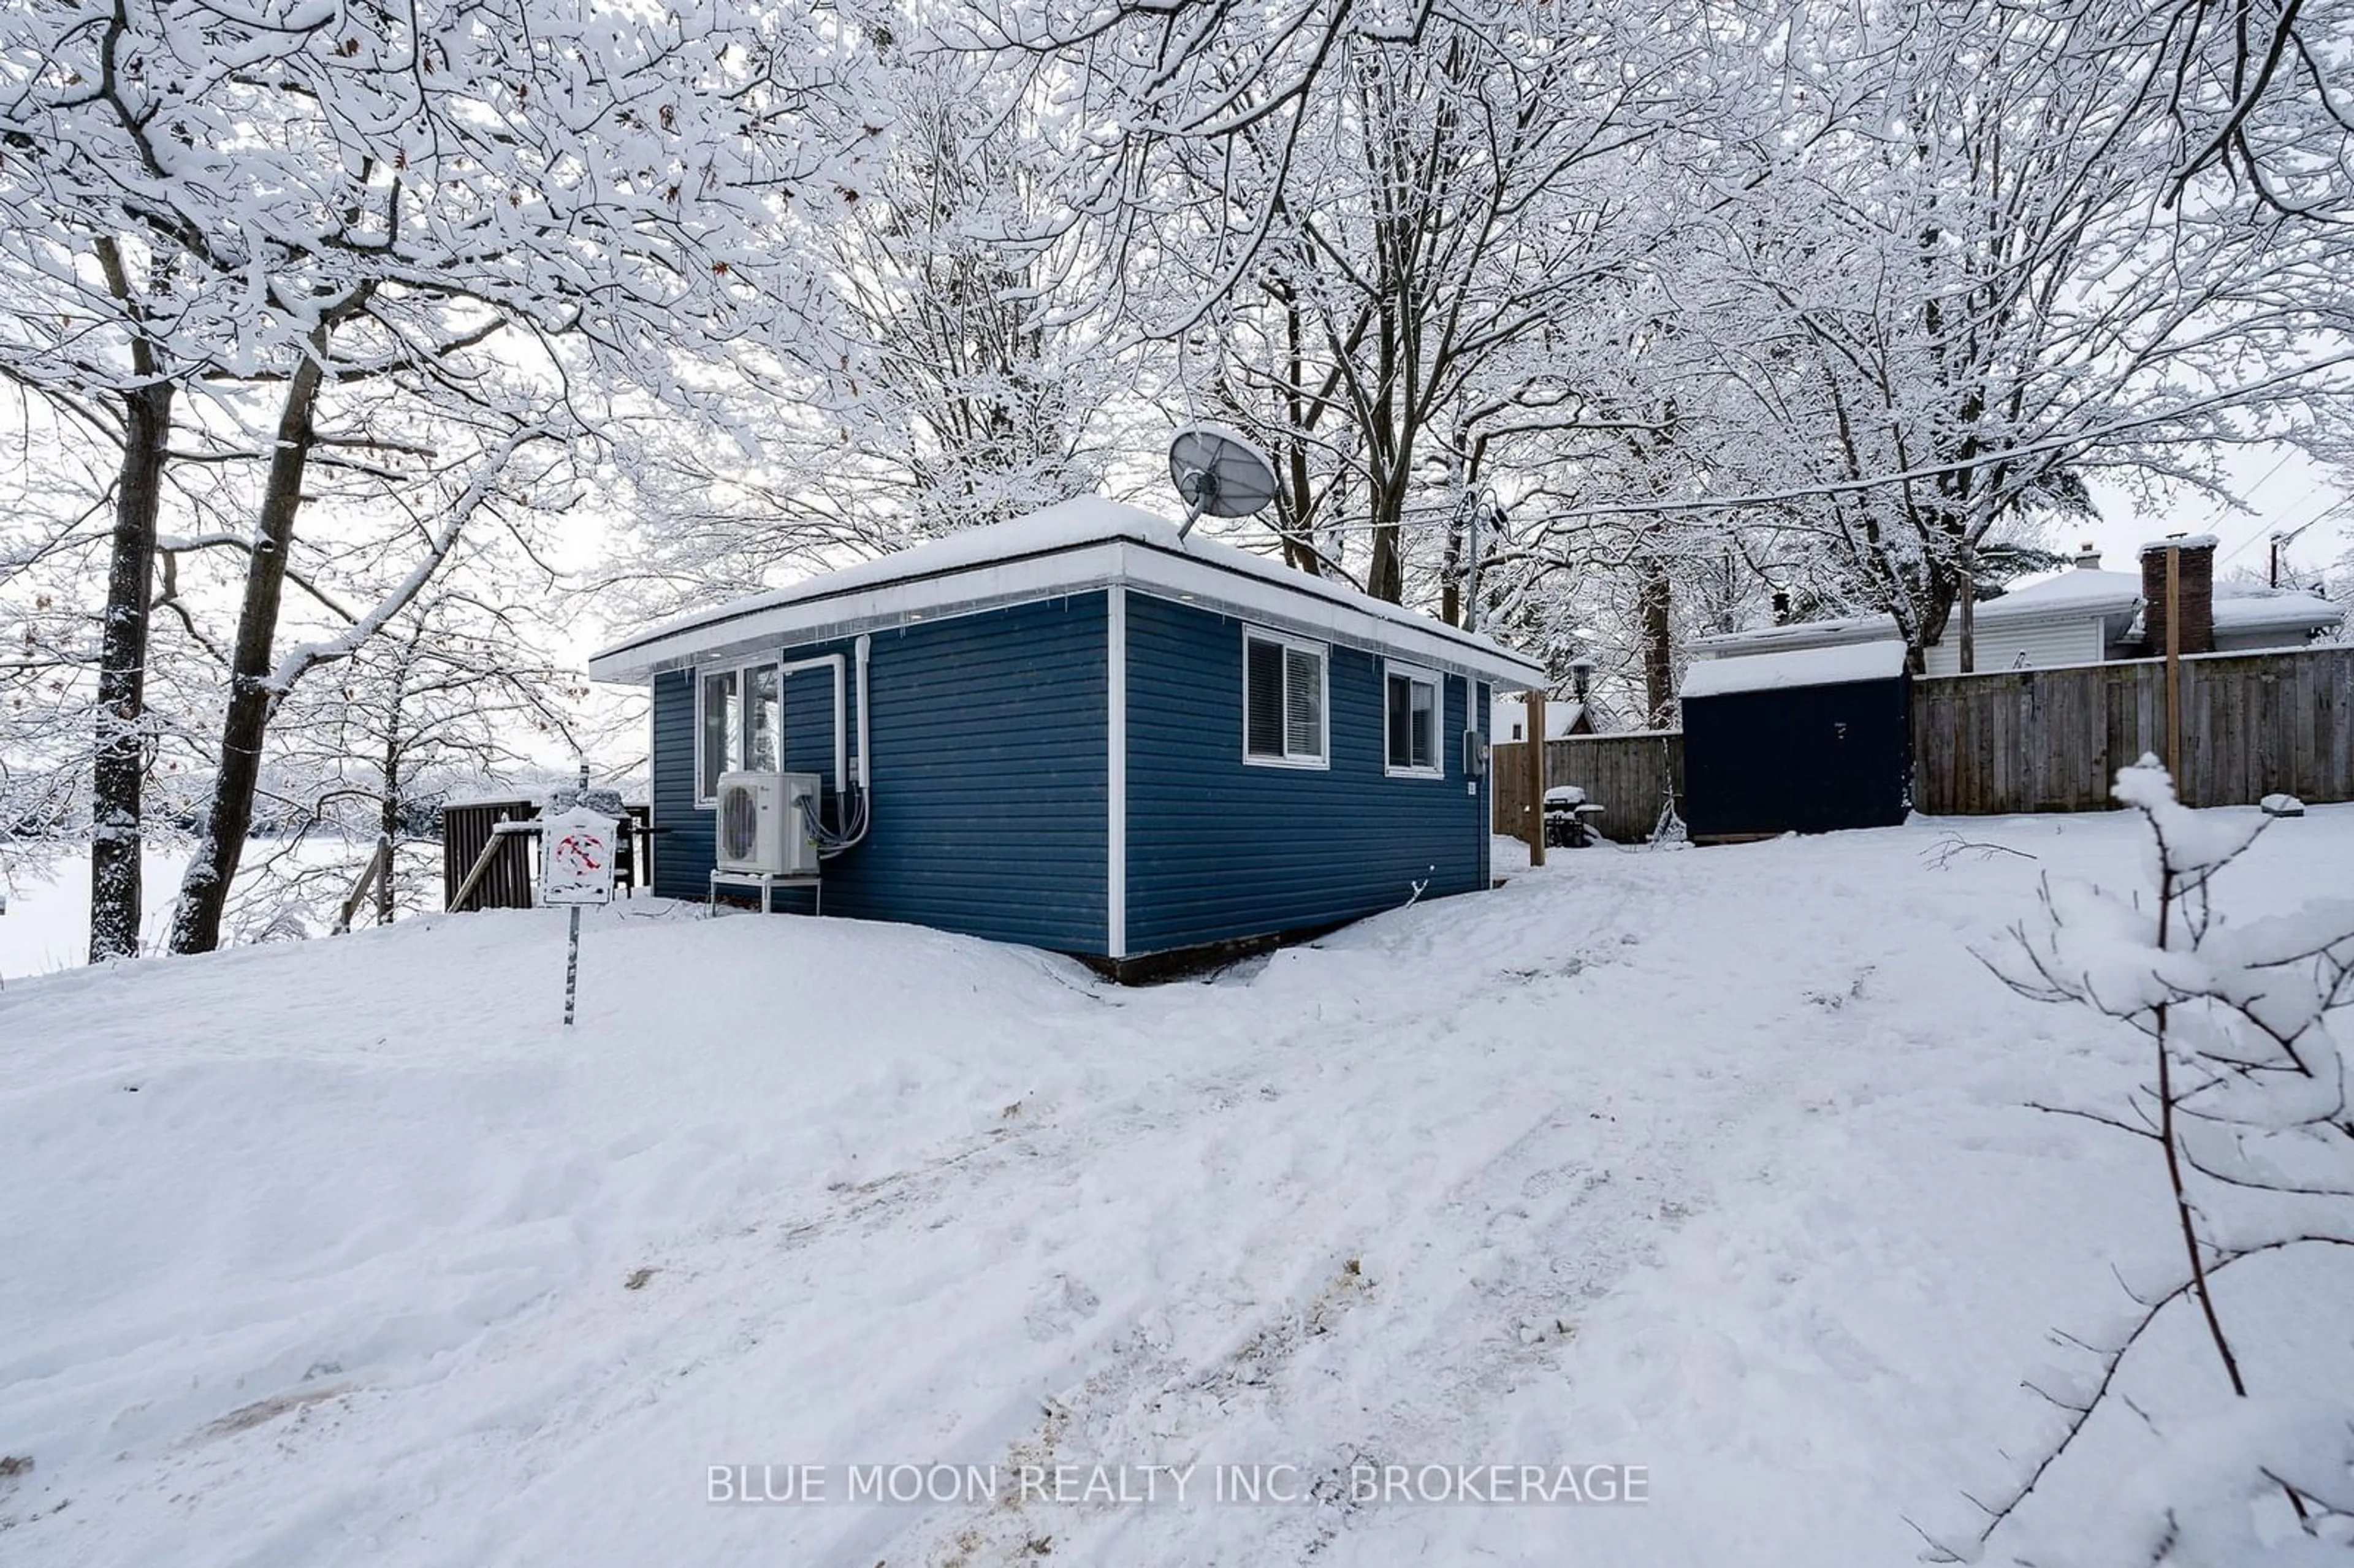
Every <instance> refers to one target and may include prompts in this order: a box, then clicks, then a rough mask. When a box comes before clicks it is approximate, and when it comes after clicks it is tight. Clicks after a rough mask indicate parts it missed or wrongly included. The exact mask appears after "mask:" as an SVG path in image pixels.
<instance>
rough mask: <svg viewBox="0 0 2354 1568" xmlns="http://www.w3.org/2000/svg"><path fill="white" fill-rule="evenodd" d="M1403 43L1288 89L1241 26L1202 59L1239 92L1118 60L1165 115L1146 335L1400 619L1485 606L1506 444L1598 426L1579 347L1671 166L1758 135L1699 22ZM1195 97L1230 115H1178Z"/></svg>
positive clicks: (1554, 12) (1154, 138)
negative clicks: (1450, 560) (1585, 414)
mask: <svg viewBox="0 0 2354 1568" xmlns="http://www.w3.org/2000/svg"><path fill="white" fill-rule="evenodd" d="M1398 21H1399V19H1398V18H1393V17H1388V16H1384V14H1383V13H1381V12H1379V11H1378V10H1369V11H1363V12H1360V13H1356V14H1354V15H1352V16H1351V17H1350V18H1349V19H1348V20H1347V21H1346V22H1335V23H1334V24H1333V25H1331V27H1330V28H1329V29H1319V34H1320V37H1321V38H1322V40H1323V42H1322V46H1321V48H1320V53H1319V54H1318V55H1317V56H1316V57H1315V58H1314V59H1313V60H1312V61H1301V62H1299V64H1298V66H1297V68H1296V69H1297V70H1298V71H1299V75H1298V76H1297V77H1296V79H1289V78H1279V77H1277V76H1274V75H1270V74H1267V71H1268V65H1267V58H1264V57H1263V56H1262V55H1261V54H1260V53H1259V52H1258V51H1261V50H1263V48H1265V46H1266V45H1267V39H1265V38H1263V37H1261V36H1260V35H1259V33H1258V32H1257V30H1255V29H1251V28H1247V27H1243V26H1241V24H1240V22H1239V20H1238V19H1236V18H1235V17H1233V16H1231V15H1229V16H1228V21H1227V27H1226V30H1221V31H1216V32H1214V33H1213V34H1212V35H1211V36H1210V37H1208V38H1207V39H1206V40H1204V39H1200V38H1188V39H1186V40H1184V43H1185V45H1186V47H1196V46H1203V45H1204V44H1206V46H1207V47H1213V48H1217V49H1221V50H1225V51H1227V54H1226V58H1225V70H1224V71H1223V72H1219V71H1209V72H1206V73H1205V70H1204V67H1203V66H1202V65H1201V64H1200V63H1198V62H1194V61H1191V60H1190V59H1189V60H1188V61H1187V62H1186V63H1183V64H1182V65H1181V64H1179V63H1178V62H1177V61H1176V60H1174V59H1173V58H1172V55H1171V53H1170V51H1171V50H1172V49H1173V48H1175V47H1176V46H1175V45H1174V44H1172V43H1170V42H1169V40H1168V39H1167V38H1165V37H1159V38H1156V40H1155V41H1156V46H1157V47H1156V48H1153V49H1152V50H1150V52H1149V53H1145V54H1142V57H1141V58H1144V59H1149V60H1150V61H1151V62H1152V63H1153V65H1155V66H1161V65H1166V66H1167V67H1168V68H1169V73H1168V76H1167V77H1166V78H1164V77H1163V76H1162V75H1160V74H1155V73H1152V72H1150V71H1145V70H1144V69H1143V68H1142V66H1141V65H1140V62H1139V60H1138V59H1134V58H1129V56H1128V55H1126V54H1122V53H1120V52H1119V51H1111V52H1110V53H1111V59H1110V63H1109V64H1107V63H1105V62H1104V61H1103V60H1102V59H1100V58H1099V59H1097V60H1096V61H1094V62H1093V64H1094V66H1095V69H1097V71H1098V72H1099V73H1102V74H1104V75H1105V76H1106V78H1107V80H1108V85H1107V87H1106V89H1105V90H1107V91H1108V92H1112V93H1114V94H1115V95H1118V94H1122V93H1124V94H1125V95H1126V99H1125V101H1130V102H1133V103H1136V104H1137V105H1139V106H1140V107H1139V112H1143V111H1145V110H1148V109H1150V106H1151V105H1152V103H1153V102H1155V101H1156V100H1155V98H1154V96H1153V95H1154V94H1155V93H1156V92H1160V93H1161V94H1163V100H1162V101H1161V109H1160V114H1161V121H1160V122H1159V123H1158V124H1153V123H1151V122H1148V123H1147V124H1145V125H1144V126H1141V127H1139V128H1135V129H1132V130H1131V132H1130V137H1131V139H1132V141H1133V142H1134V143H1136V146H1135V150H1134V151H1133V152H1132V154H1131V157H1132V159H1133V161H1134V162H1135V164H1136V166H1137V170H1138V172H1137V173H1136V174H1135V175H1133V177H1132V178H1131V180H1130V182H1129V185H1128V187H1127V192H1126V194H1127V198H1128V200H1129V203H1130V204H1131V209H1130V210H1129V211H1127V212H1125V213H1124V214H1123V215H1122V217H1121V218H1120V221H1119V228H1120V233H1121V236H1122V238H1123V241H1124V243H1125V244H1126V245H1127V246H1128V247H1129V254H1130V255H1136V256H1149V257H1150V259H1151V260H1152V262H1153V266H1152V267H1151V268H1150V269H1137V268H1131V269H1130V270H1131V273H1137V272H1145V273H1149V274H1150V276H1151V277H1152V278H1153V280H1154V281H1153V282H1152V283H1151V284H1150V286H1148V285H1146V284H1144V283H1141V282H1134V281H1132V282H1130V284H1129V287H1128V290H1127V298H1128V301H1129V306H1130V308H1131V311H1132V312H1133V313H1134V314H1135V315H1136V317H1137V319H1138V320H1139V321H1140V324H1141V327H1142V329H1143V330H1144V331H1145V332H1147V333H1148V334H1154V335H1159V336H1165V337H1167V338H1169V339H1171V340H1173V341H1175V342H1177V343H1178V344H1181V345H1182V351H1183V353H1184V355H1185V361H1184V364H1183V366H1182V368H1183V373H1184V377H1185V381H1186V383H1187V385H1188V387H1189V388H1190V389H1191V391H1192V392H1193V396H1194V397H1197V398H1198V399H1199V400H1200V402H1201V404H1202V406H1204V408H1206V409H1208V410H1210V411H1214V413H1216V414H1217V415H1219V416H1220V417H1222V418H1225V419H1226V420H1227V421H1228V422H1231V423H1234V424H1236V425H1238V426H1239V427H1241V428H1242V429H1244V430H1245V431H1246V433H1247V434H1250V435H1252V436H1254V437H1255V438H1257V440H1259V441H1260V442H1261V444H1263V445H1264V446H1265V447H1266V448H1267V450H1269V451H1270V452H1271V453H1272V454H1273V455H1274V456H1275V457H1276V460H1277V466H1278V474H1279V476H1280V477H1281V478H1282V479H1283V481H1284V489H1283V493H1282V494H1281V496H1280V497H1279V499H1278V506H1277V508H1276V512H1275V515H1274V516H1273V518H1272V519H1271V521H1272V522H1273V523H1274V524H1275V526H1276V527H1277V529H1278V533H1279V535H1281V537H1282V541H1283V546H1284V548H1285V551H1286V553H1287V555H1288V557H1289V558H1291V559H1292V560H1293V561H1294V563H1295V564H1297V565H1300V566H1302V567H1306V568H1308V569H1311V570H1315V569H1330V568H1331V567H1335V566H1340V565H1342V564H1343V558H1344V557H1345V556H1346V554H1347V552H1348V550H1349V548H1350V546H1352V545H1361V546H1363V548H1362V550H1361V552H1360V556H1361V563H1362V564H1360V562H1358V561H1348V562H1346V566H1347V567H1348V569H1350V570H1351V571H1352V574H1353V575H1356V576H1358V577H1361V578H1362V580H1363V584H1364V586H1365V587H1366V588H1367V590H1368V591H1369V592H1372V593H1373V594H1375V595H1376V596H1378V597H1381V598H1385V599H1402V598H1405V597H1406V594H1407V578H1408V567H1409V564H1410V563H1411V564H1413V565H1414V566H1415V567H1416V577H1418V578H1419V582H1418V584H1417V587H1422V588H1439V587H1441V586H1442V585H1441V583H1440V581H1439V579H1440V577H1442V575H1448V576H1449V581H1448V582H1447V584H1445V585H1443V586H1447V587H1456V586H1458V583H1457V582H1456V580H1455V579H1454V576H1453V575H1451V574H1447V569H1446V567H1444V565H1443V562H1444V558H1445V557H1446V555H1447V548H1448V546H1449V543H1450V541H1449V538H1448V535H1449V534H1450V532H1452V531H1454V530H1456V529H1458V528H1459V526H1460V522H1461V519H1462V518H1463V516H1464V514H1465V508H1466V507H1467V505H1468V504H1469V501H1470V500H1471V498H1472V497H1474V496H1475V495H1476V494H1477V493H1478V492H1479V489H1480V487H1481V486H1482V485H1483V484H1485V483H1487V482H1489V481H1490V478H1491V477H1493V476H1494V475H1495V474H1496V472H1497V471H1498V470H1499V469H1500V468H1501V467H1503V466H1506V460H1505V458H1504V454H1503V452H1502V450H1500V448H1499V445H1498V443H1499V442H1502V443H1506V444H1508V445H1509V444H1512V443H1517V444H1518V445H1520V446H1521V447H1523V448H1525V447H1527V446H1528V445H1530V444H1531V443H1532V439H1533V438H1535V437H1537V436H1538V435H1539V434H1541V433H1543V432H1548V431H1556V430H1558V429H1561V428H1563V427H1564V426H1565V425H1566V424H1568V423H1570V422H1572V421H1573V420H1574V418H1575V406H1576V402H1577V399H1576V395H1575V366H1574V365H1572V364H1569V363H1566V362H1564V357H1563V355H1562V354H1561V351H1560V343H1559V336H1558V334H1559V329H1560V328H1561V327H1562V326H1563V325H1564V323H1568V322H1570V321H1572V320H1574V319H1575V317H1576V316H1577V315H1578V314H1579V313H1581V311H1583V310H1584V309H1585V307H1586V304H1587V302H1588V301H1589V299H1590V297H1591V295H1592V293H1593V291H1595V290H1596V288H1597V287H1598V286H1599V285H1600V284H1601V283H1602V282H1603V281H1605V280H1607V279H1608V278H1610V277H1611V276H1612V275H1613V274H1615V273H1617V271H1619V270H1622V269H1624V268H1627V267H1628V266H1630V265H1634V264H1636V262H1637V261H1638V259H1639V258H1640V257H1641V256H1642V255H1643V254H1644V253H1645V251H1646V250H1647V249H1649V248H1650V247H1652V246H1655V245H1657V244H1658V243H1659V242H1660V235H1661V228H1660V223H1661V220H1662V217H1663V216H1664V215H1663V214H1662V213H1661V211H1660V209H1659V206H1658V204H1657V203H1655V202H1653V201H1652V200H1651V199H1650V196H1651V191H1652V186H1651V180H1652V178H1653V176H1654V174H1655V171H1654V170H1652V169H1650V168H1649V166H1648V164H1649V160H1650V159H1652V158H1654V157H1664V156H1672V155H1676V154H1665V153H1661V152H1659V150H1658V149H1657V147H1656V145H1655V144H1656V143H1659V142H1661V141H1662V140H1665V139H1669V138H1672V137H1675V136H1679V135H1681V134H1683V133H1684V132H1687V131H1688V130H1689V129H1690V128H1691V127H1692V126H1693V125H1694V124H1696V123H1697V122H1698V121H1699V120H1700V118H1701V117H1702V113H1703V112H1704V111H1708V110H1711V109H1713V110H1715V111H1720V112H1727V113H1729V112H1731V108H1730V107H1729V106H1728V105H1726V104H1725V102H1724V101H1723V96H1724V95H1723V91H1722V90H1721V86H1722V84H1721V83H1719V82H1718V81H1717V80H1715V79H1714V77H1713V75H1712V69H1711V64H1712V61H1711V56H1710V54H1709V52H1708V48H1707V45H1706V35H1707V32H1708V30H1709V29H1708V26H1707V25H1706V24H1705V23H1704V21H1703V19H1702V17H1701V16H1699V14H1698V13H1697V12H1694V11H1691V10H1689V9H1688V8H1684V7H1681V6H1680V5H1675V4H1672V3H1670V4H1660V5H1649V6H1645V7H1641V8H1638V9H1636V10H1631V11H1630V10H1628V8H1626V7H1624V6H1609V5H1568V6H1563V5H1521V4H1508V3H1498V4H1487V5H1471V6H1466V7H1460V8H1452V9H1447V10H1443V11H1442V10H1437V9H1432V10H1427V11H1424V12H1421V13H1418V14H1416V16H1413V17H1412V18H1411V25H1410V26H1399V25H1397V23H1398ZM1303 25H1304V24H1303ZM1172 26H1176V24H1173V23H1172ZM1246 54H1249V55H1250V56H1251V57H1252V58H1249V59H1247V60H1246V59H1245V58H1243V57H1244V56H1245V55H1246ZM1311 64H1312V65H1313V67H1314V69H1310V65H1311ZM1122 70H1125V71H1127V72H1128V73H1129V74H1128V75H1121V74H1119V73H1120V72H1121V71H1122ZM1171 79H1183V80H1186V81H1188V82H1190V83H1192V86H1193V90H1194V91H1196V92H1200V93H1214V94H1217V95H1219V101H1222V102H1224V103H1225V104H1226V106H1227V109H1228V112H1226V113H1225V114H1224V115H1223V116H1221V115H1204V114H1203V113H1201V112H1199V111H1198V106H1197V111H1184V110H1182V109H1181V107H1180V106H1179V105H1178V104H1177V103H1176V102H1175V101H1166V99H1165V94H1166V84H1167V81H1168V80H1171ZM1115 101H1122V100H1120V99H1119V98H1118V97H1117V96H1116V97H1115ZM1417 524H1419V525H1418V526H1417ZM1452 543H1453V544H1454V546H1455V548H1456V549H1457V551H1458V567H1457V571H1458V573H1459V565H1460V563H1459V550H1460V541H1459V539H1457V540H1454V541H1452ZM1434 597H1435V596H1434Z"/></svg>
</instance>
